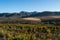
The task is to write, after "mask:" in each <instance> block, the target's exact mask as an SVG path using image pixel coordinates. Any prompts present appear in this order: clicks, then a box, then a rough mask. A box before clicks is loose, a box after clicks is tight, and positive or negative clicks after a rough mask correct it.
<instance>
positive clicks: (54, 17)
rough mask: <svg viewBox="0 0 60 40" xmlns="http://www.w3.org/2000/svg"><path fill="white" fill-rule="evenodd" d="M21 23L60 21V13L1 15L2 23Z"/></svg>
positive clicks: (0, 20)
mask: <svg viewBox="0 0 60 40" xmlns="http://www.w3.org/2000/svg"><path fill="white" fill-rule="evenodd" d="M7 21H8V22H19V23H21V22H22V21H23V22H24V21H26V22H27V21H30V22H31V21H36V22H42V21H43V22H45V21H56V22H57V21H58V22H59V21H60V12H50V11H44V12H36V11H35V12H25V11H21V12H19V13H0V23H1V22H7Z"/></svg>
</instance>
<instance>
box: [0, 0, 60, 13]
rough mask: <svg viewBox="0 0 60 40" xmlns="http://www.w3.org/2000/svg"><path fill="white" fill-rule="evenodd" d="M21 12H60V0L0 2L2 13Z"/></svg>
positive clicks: (0, 0) (9, 0)
mask: <svg viewBox="0 0 60 40" xmlns="http://www.w3.org/2000/svg"><path fill="white" fill-rule="evenodd" d="M20 11H28V12H32V11H38V12H42V11H60V0H0V13H1V12H20Z"/></svg>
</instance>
